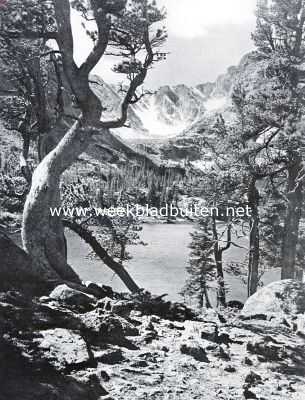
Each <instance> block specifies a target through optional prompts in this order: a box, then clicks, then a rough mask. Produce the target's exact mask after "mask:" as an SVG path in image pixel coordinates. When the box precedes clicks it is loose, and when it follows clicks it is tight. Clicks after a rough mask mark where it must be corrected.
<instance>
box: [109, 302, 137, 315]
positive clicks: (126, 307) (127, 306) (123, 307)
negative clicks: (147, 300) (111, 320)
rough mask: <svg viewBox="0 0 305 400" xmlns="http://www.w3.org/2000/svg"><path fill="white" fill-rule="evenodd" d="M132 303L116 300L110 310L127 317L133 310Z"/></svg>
mask: <svg viewBox="0 0 305 400" xmlns="http://www.w3.org/2000/svg"><path fill="white" fill-rule="evenodd" d="M133 307H134V303H133V302H132V301H124V300H120V301H116V302H115V303H113V304H112V312H113V313H115V314H117V315H120V316H122V317H124V318H126V317H129V316H130V313H131V311H132V310H133Z"/></svg>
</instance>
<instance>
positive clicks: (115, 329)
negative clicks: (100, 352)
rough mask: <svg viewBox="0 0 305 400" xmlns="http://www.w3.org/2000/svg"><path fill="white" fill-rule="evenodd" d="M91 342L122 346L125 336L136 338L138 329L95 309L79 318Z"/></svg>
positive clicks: (116, 317)
mask: <svg viewBox="0 0 305 400" xmlns="http://www.w3.org/2000/svg"><path fill="white" fill-rule="evenodd" d="M80 319H81V321H82V323H83V324H84V326H85V327H86V330H88V332H89V334H90V333H91V337H92V340H94V339H95V340H94V341H95V342H96V341H102V342H107V343H113V344H122V342H123V341H125V336H138V335H139V331H138V329H137V328H136V327H135V326H133V325H132V323H130V322H128V321H126V320H125V319H123V318H121V317H120V316H117V315H114V314H112V313H106V314H105V313H104V311H103V310H101V309H100V308H97V309H95V310H93V311H90V312H88V313H85V314H83V315H81V316H80Z"/></svg>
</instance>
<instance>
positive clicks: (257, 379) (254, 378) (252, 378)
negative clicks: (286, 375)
mask: <svg viewBox="0 0 305 400" xmlns="http://www.w3.org/2000/svg"><path fill="white" fill-rule="evenodd" d="M245 383H247V384H249V385H251V386H254V385H257V384H258V383H262V377H261V376H260V375H259V374H257V373H255V372H253V371H250V372H249V374H248V375H247V376H246V377H245Z"/></svg>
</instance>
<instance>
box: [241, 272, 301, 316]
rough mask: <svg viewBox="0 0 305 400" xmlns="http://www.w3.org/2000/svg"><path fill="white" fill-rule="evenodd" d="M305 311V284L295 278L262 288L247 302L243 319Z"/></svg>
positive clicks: (294, 313) (243, 310) (242, 313)
mask: <svg viewBox="0 0 305 400" xmlns="http://www.w3.org/2000/svg"><path fill="white" fill-rule="evenodd" d="M304 313H305V284H304V283H302V282H298V281H294V280H290V279H287V280H282V281H278V282H273V283H271V284H270V285H268V286H266V287H264V288H263V289H260V290H259V291H258V292H256V293H255V294H254V295H253V296H251V297H250V298H249V299H248V300H247V301H246V303H245V305H244V308H243V309H242V312H241V318H242V319H251V318H259V319H267V318H270V317H272V316H280V315H296V314H304Z"/></svg>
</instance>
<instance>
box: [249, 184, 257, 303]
mask: <svg viewBox="0 0 305 400" xmlns="http://www.w3.org/2000/svg"><path fill="white" fill-rule="evenodd" d="M248 200H249V206H250V209H251V213H252V215H251V220H250V239H249V261H248V297H250V296H252V295H253V294H254V293H256V291H257V286H258V280H259V259H260V235H259V211H258V206H259V193H258V190H257V188H256V179H255V178H252V180H251V182H250V185H249V189H248Z"/></svg>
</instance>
